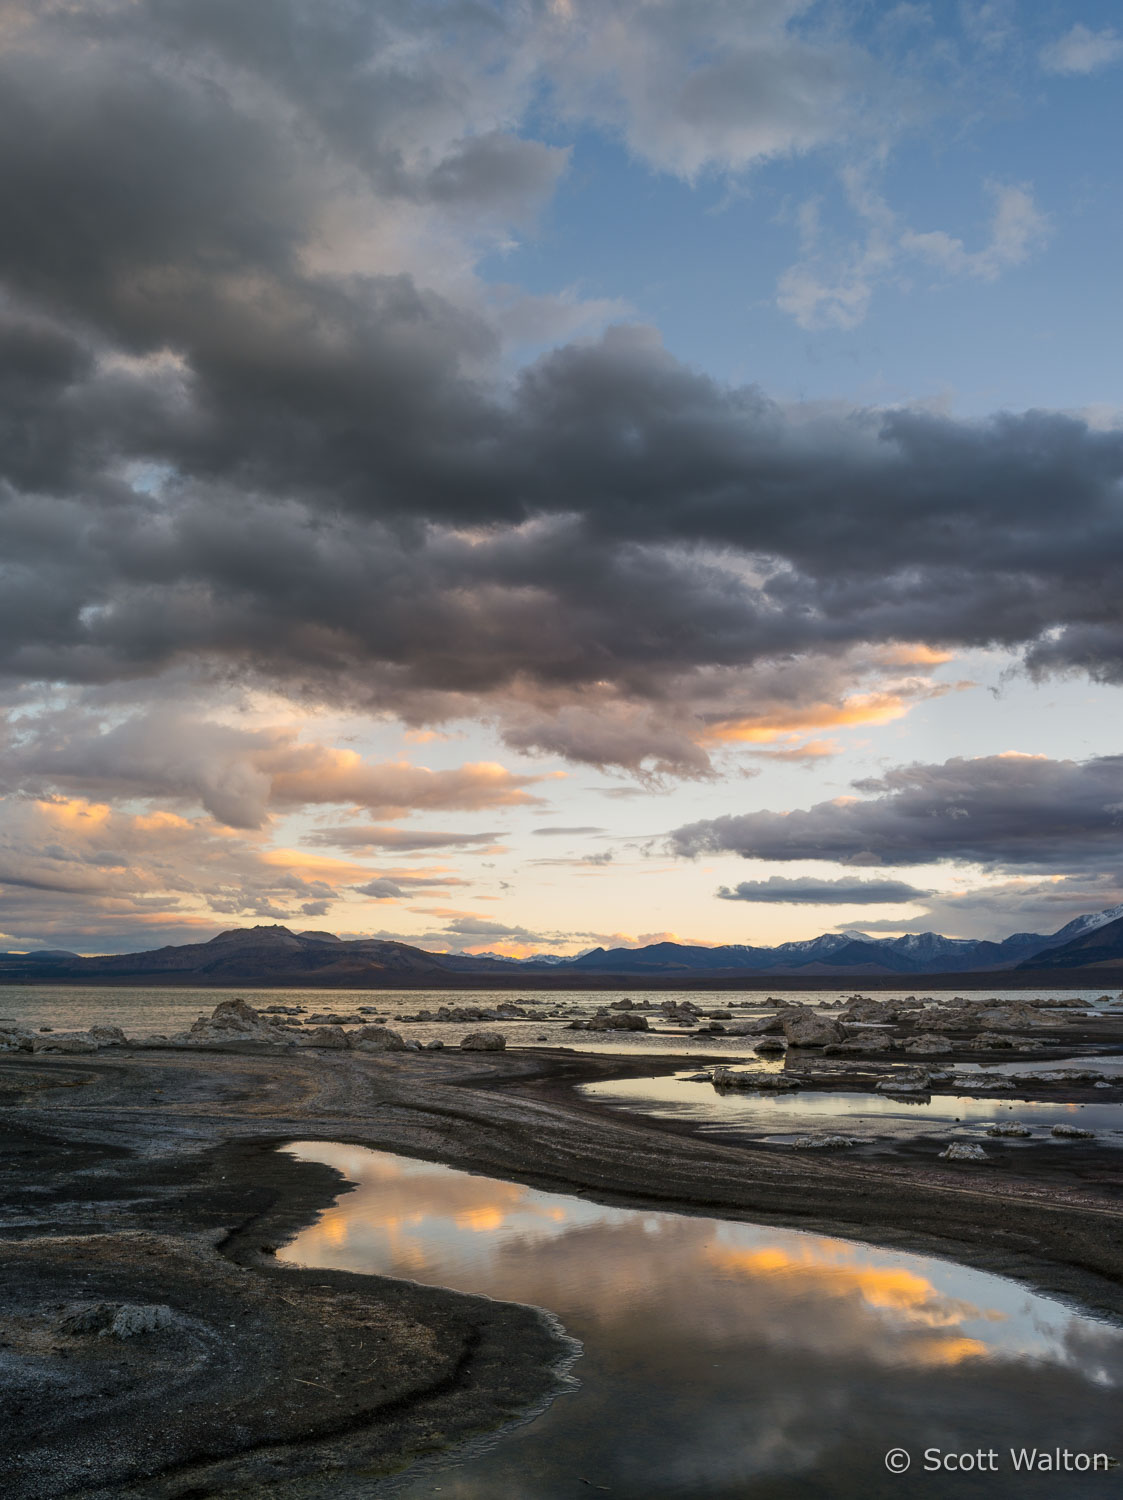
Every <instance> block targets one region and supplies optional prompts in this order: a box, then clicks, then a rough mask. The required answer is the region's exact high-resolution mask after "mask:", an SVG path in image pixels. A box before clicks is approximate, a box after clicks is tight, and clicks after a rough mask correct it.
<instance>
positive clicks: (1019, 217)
mask: <svg viewBox="0 0 1123 1500" xmlns="http://www.w3.org/2000/svg"><path fill="white" fill-rule="evenodd" d="M987 186H988V190H989V191H990V193H991V195H992V197H993V198H994V217H993V219H992V221H991V231H990V239H989V241H988V243H987V244H986V245H984V246H983V248H982V249H981V250H971V251H969V250H967V249H966V248H965V247H964V244H963V241H962V240H959V239H956V238H955V237H954V236H952V235H949V234H945V233H944V232H943V230H933V231H930V232H929V233H927V234H918V233H917V232H916V231H915V230H911V229H910V230H906V231H905V233H904V234H902V236H901V241H900V243H901V248H902V249H903V250H906V251H909V252H911V253H912V254H914V255H918V256H920V257H922V258H923V259H925V260H928V261H930V262H931V263H932V264H933V265H936V266H938V267H939V268H940V270H942V271H945V272H946V273H947V274H948V275H949V276H973V277H975V278H977V279H978V280H979V281H994V280H996V279H997V278H998V276H999V275H1000V274H1001V273H1002V272H1003V271H1004V270H1006V269H1007V268H1008V267H1010V266H1020V265H1021V264H1022V263H1023V261H1025V260H1027V259H1028V258H1029V256H1030V254H1031V253H1032V252H1033V251H1034V250H1035V249H1036V248H1037V247H1038V246H1040V245H1042V244H1044V243H1045V241H1046V239H1047V238H1048V235H1049V221H1048V219H1047V218H1046V217H1045V216H1044V215H1043V214H1042V213H1041V212H1040V211H1039V210H1038V208H1037V207H1036V205H1035V203H1034V201H1033V192H1032V190H1031V189H1030V187H1029V186H1028V185H1027V184H1024V183H1023V184H1020V185H1019V184H1015V183H998V182H992V183H988V185H987Z"/></svg>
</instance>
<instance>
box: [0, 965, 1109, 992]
mask: <svg viewBox="0 0 1123 1500" xmlns="http://www.w3.org/2000/svg"><path fill="white" fill-rule="evenodd" d="M4 989H14V990H25V989H93V990H99V989H122V990H132V989H143V990H239V989H248V990H323V991H325V992H331V991H342V992H348V991H352V990H353V991H356V992H358V991H360V990H361V991H364V992H367V993H370V994H375V995H377V994H383V993H390V994H393V993H394V992H395V991H398V990H418V991H430V992H432V993H434V994H437V993H440V992H441V991H442V990H450V991H451V990H473V991H477V992H479V993H486V992H487V991H494V992H495V993H496V994H505V993H507V992H508V991H509V990H529V991H531V992H533V993H541V994H552V993H555V992H558V991H568V990H572V991H574V992H576V991H586V990H587V991H589V992H590V993H594V994H599V993H605V992H608V991H613V992H618V991H624V990H643V991H649V992H651V993H655V994H657V993H659V992H661V991H664V990H668V991H672V992H676V993H677V992H697V993H698V994H706V993H709V992H721V993H727V992H730V991H733V992H735V991H738V990H744V991H745V992H746V993H748V992H753V993H756V992H757V991H764V992H768V991H777V992H783V993H791V992H799V991H801V990H814V991H815V992H819V991H831V992H836V991H850V992H856V991H857V990H859V989H861V990H890V991H893V992H894V993H896V992H900V993H902V994H904V993H906V992H907V993H914V992H915V993H922V992H924V991H927V990H939V991H941V992H942V991H944V990H953V991H954V990H967V991H970V992H971V993H972V994H974V993H984V992H986V991H988V990H989V991H1002V990H1094V989H1100V990H1102V991H1104V992H1106V991H1108V990H1115V991H1116V992H1117V993H1123V968H1121V967H1120V966H1118V965H1115V966H1111V967H1110V968H1108V969H1107V970H1106V972H1102V973H1101V972H1096V971H1088V970H1079V969H1026V970H1024V971H1019V970H1016V969H1014V970H1011V969H996V970H988V971H983V972H978V971H975V972H969V973H965V974H864V973H852V974H851V973H838V974H807V975H799V974H734V975H720V974H719V975H712V976H710V977H706V976H704V975H698V974H696V973H694V972H693V971H690V972H689V973H687V974H684V975H665V974H588V975H574V974H565V975H558V976H557V977H555V976H554V975H553V974H550V973H546V974H512V975H510V976H508V975H506V974H480V975H475V974H456V973H453V972H450V973H448V974H441V975H439V976H434V975H431V974H430V975H425V976H410V975H395V976H393V978H392V979H391V978H387V979H385V980H383V979H372V978H370V977H364V976H363V975H361V974H360V975H348V976H346V977H345V978H340V979H334V980H332V979H325V978H324V977H323V976H322V975H318V974H299V973H298V974H277V975H253V976H245V975H237V974H235V975H229V974H225V975H220V976H213V977H212V976H208V975H206V974H196V973H189V974H148V973H138V974H127V973H126V974H112V975H109V974H107V975H65V974H59V975H49V976H48V975H43V974H29V975H10V974H0V991H2V990H4Z"/></svg>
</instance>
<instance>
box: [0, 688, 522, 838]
mask: <svg viewBox="0 0 1123 1500" xmlns="http://www.w3.org/2000/svg"><path fill="white" fill-rule="evenodd" d="M538 779H540V778H536V777H532V776H516V775H514V774H513V773H511V772H510V771H507V770H506V769H505V768H504V767H503V766H500V765H497V764H494V763H492V762H480V763H476V764H469V765H463V766H459V767H457V768H455V769H453V770H447V771H430V770H428V769H427V768H425V767H423V766H414V765H412V764H410V763H409V762H406V761H383V762H379V763H374V764H372V763H370V762H367V761H364V760H363V758H362V757H361V756H360V755H358V754H357V753H356V752H355V751H353V750H343V749H337V748H335V747H332V746H328V745H323V744H317V743H315V742H308V741H305V740H302V739H301V737H300V733H299V731H298V730H296V729H294V728H292V727H290V726H275V727H266V728H260V729H241V728H237V727H235V726H231V725H229V724H225V723H220V722H216V721H214V720H210V719H207V718H203V717H197V716H194V715H188V714H185V713H183V712H180V711H177V710H170V709H164V710H161V709H151V710H149V711H148V712H144V713H140V714H135V715H131V716H128V717H126V718H124V719H121V720H120V721H119V722H115V723H105V722H104V721H102V720H100V719H99V718H98V717H97V716H95V715H92V714H90V713H88V712H82V711H81V710H80V709H71V710H65V709H64V710H61V711H54V712H50V711H45V712H43V713H41V714H39V715H34V716H25V717H23V718H21V719H20V720H19V721H17V722H16V723H15V724H14V725H11V726H10V737H9V744H8V747H7V753H6V755H5V761H4V767H3V772H2V775H0V785H3V787H4V788H5V789H6V790H8V791H22V792H31V793H32V794H35V795H41V794H49V793H51V792H55V791H62V792H66V793H69V794H78V795H82V796H97V797H108V798H110V799H120V798H122V797H125V798H159V799H162V800H163V801H165V802H171V803H173V804H178V805H183V806H188V805H192V804H194V805H199V804H201V805H202V806H203V807H205V808H206V810H207V811H208V812H209V813H210V814H211V815H212V817H214V818H215V819H216V820H217V821H218V822H220V823H225V824H226V825H227V826H229V827H234V828H245V829H251V828H260V827H262V826H263V825H264V824H265V823H266V821H267V820H268V818H269V817H270V815H271V814H274V813H278V812H287V811H296V810H300V809H303V808H308V807H315V806H323V805H345V806H351V807H355V808H362V809H364V810H365V811H367V812H368V813H371V814H373V815H374V816H376V817H391V818H392V817H400V816H402V815H404V814H406V813H408V812H410V811H414V810H418V811H430V810H437V809H442V810H443V809H460V810H465V809H466V810H477V809H482V808H488V807H498V806H520V805H534V804H536V803H538V802H539V800H540V799H538V798H536V797H534V796H532V795H531V794H530V793H529V792H528V791H527V787H529V786H531V785H533V784H534V782H535V781H536V780H538ZM334 842H340V840H334ZM343 842H351V843H352V844H353V845H356V846H357V845H359V844H362V843H364V842H369V840H367V839H363V838H358V839H352V840H350V841H348V840H344V841H343ZM399 847H400V845H399ZM416 847H424V845H419V846H416Z"/></svg>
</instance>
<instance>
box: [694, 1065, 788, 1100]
mask: <svg viewBox="0 0 1123 1500" xmlns="http://www.w3.org/2000/svg"><path fill="white" fill-rule="evenodd" d="M710 1082H711V1083H712V1084H713V1086H714V1088H715V1089H761V1090H763V1091H764V1092H765V1093H772V1094H781V1093H790V1092H792V1091H793V1090H794V1089H798V1088H799V1083H798V1081H797V1080H796V1079H794V1078H789V1077H787V1076H786V1075H785V1074H783V1073H756V1072H743V1071H738V1070H736V1069H734V1068H727V1067H725V1066H724V1065H720V1066H718V1067H716V1068H713V1069H711V1070H710Z"/></svg>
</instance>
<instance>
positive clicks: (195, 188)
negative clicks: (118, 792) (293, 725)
mask: <svg viewBox="0 0 1123 1500" xmlns="http://www.w3.org/2000/svg"><path fill="white" fill-rule="evenodd" d="M3 14H4V16H5V18H6V21H7V30H6V31H5V33H4V37H5V40H4V44H3V47H2V49H0V200H2V201H3V202H4V204H5V212H4V214H3V215H2V216H0V280H2V281H3V285H4V288H5V289H6V299H5V301H4V302H3V304H2V305H0V387H2V394H3V396H4V398H5V405H4V416H3V418H2V419H0V420H2V421H3V423H4V424H5V425H4V428H3V432H2V434H0V436H3V438H4V439H5V441H4V442H3V446H2V451H0V482H2V484H3V491H2V495H0V547H2V548H3V553H4V556H5V559H6V564H5V567H6V573H5V588H4V591H3V594H2V597H0V642H2V649H0V671H4V672H6V673H7V674H9V675H10V676H12V677H15V678H17V679H21V680H28V679H53V680H61V681H70V682H77V683H107V682H113V681H128V680H137V681H139V680H140V679H143V678H146V677H152V676H153V675H155V674H159V673H161V672H166V671H168V670H171V669H173V668H177V667H179V666H181V664H183V663H184V662H189V663H194V664H195V665H196V666H197V668H198V669H199V670H200V671H204V672H205V671H209V672H212V673H216V674H220V675H222V676H229V675H230V674H236V675H243V676H249V677H251V678H255V679H257V680H266V681H268V682H269V683H271V684H274V685H278V686H280V687H281V688H283V689H284V690H286V691H289V692H292V693H294V694H299V695H307V696H309V697H313V698H321V699H332V700H336V701H339V700H346V701H348V702H353V703H359V704H362V705H365V706H379V707H385V708H389V709H394V710H397V711H399V712H400V713H402V714H403V715H405V716H406V717H407V718H409V719H410V720H411V721H412V722H420V721H422V720H434V719H439V718H442V717H449V716H451V715H456V714H463V713H469V712H470V713H478V712H480V710H481V705H482V704H483V700H487V704H486V705H484V706H485V707H486V709H487V711H494V712H495V713H497V714H498V716H499V721H500V723H501V725H502V727H503V728H504V730H505V732H506V733H507V735H508V738H509V742H510V743H511V744H512V745H514V746H515V747H516V748H520V749H525V750H528V751H546V752H548V753H560V754H563V755H569V756H572V757H574V758H578V759H582V760H585V761H587V762H589V763H592V764H599V765H610V764H620V765H626V766H631V767H635V766H638V765H640V764H641V763H642V762H643V761H644V758H645V757H647V758H648V759H649V760H650V761H653V762H654V768H655V769H656V770H657V771H665V772H667V773H670V774H675V775H694V776H699V775H706V774H709V772H710V769H711V768H710V763H709V759H708V756H707V753H706V751H705V750H704V749H702V748H699V743H698V742H699V741H700V740H701V739H704V729H705V725H706V723H707V722H709V720H710V719H711V718H712V717H713V716H714V715H715V709H714V704H713V702H712V691H711V685H710V684H709V682H708V678H707V674H714V673H719V674H720V673H726V674H729V673H738V672H744V671H748V670H755V669H756V668H757V667H758V666H759V665H760V664H762V663H776V662H779V663H785V664H786V663H789V662H790V660H791V658H793V657H802V658H804V659H805V660H806V658H807V657H808V656H816V655H817V656H818V657H820V658H821V659H822V660H823V661H824V662H825V663H826V664H827V667H828V668H829V666H830V665H831V664H832V663H835V664H837V663H838V662H840V661H842V660H843V658H844V657H845V656H846V653H851V652H853V651H855V650H860V649H864V648H865V647H866V646H868V645H871V644H873V645H877V644H878V643H886V642H894V641H902V640H904V641H914V640H923V641H927V642H930V643H937V644H941V645H946V646H953V647H954V646H985V645H1000V646H1004V647H1008V648H1013V649H1017V650H1020V651H1022V652H1023V653H1024V654H1025V658H1026V660H1027V662H1028V664H1029V666H1030V667H1031V669H1033V670H1038V671H1048V670H1059V669H1065V668H1068V667H1072V666H1075V667H1078V668H1080V669H1081V670H1084V671H1087V672H1089V673H1091V674H1093V675H1095V676H1099V677H1102V678H1105V679H1108V680H1123V623H1121V620H1120V609H1119V603H1118V601H1119V598H1120V582H1121V579H1120V571H1121V569H1120V558H1121V557H1123V511H1121V506H1120V498H1119V484H1120V480H1121V478H1123V434H1121V433H1119V432H1113V431H1112V432H1104V431H1096V430H1093V429H1091V428H1090V427H1089V426H1088V425H1087V424H1085V423H1084V422H1082V421H1080V420H1078V419H1076V418H1071V417H1064V416H1059V415H1056V414H1050V413H1041V412H1037V413H1033V412H1031V413H1028V414H1025V415H1022V416H1010V415H1002V416H999V417H996V418H995V419H993V420H992V421H989V422H981V423H967V422H961V421H955V420H952V419H950V418H943V417H937V416H934V415H930V414H925V413H921V412H909V411H890V412H876V411H867V412H838V411H827V410H823V411H816V412H792V411H789V410H786V409H784V408H781V407H780V406H778V405H776V404H775V403H773V402H771V401H769V400H768V399H767V398H766V397H765V396H764V395H763V394H762V393H761V392H760V391H758V390H756V389H754V388H745V389H737V390H731V389H728V388H725V387H722V386H720V385H718V384H717V383H715V382H714V381H712V380H710V379H708V378H706V377H705V376H703V375H701V374H698V373H696V372H694V371H692V370H689V369H687V368H686V367H684V366H683V365H681V364H679V363H678V362H676V361H675V360H674V359H673V358H672V357H671V356H670V355H668V354H667V353H666V352H665V351H664V350H663V349H662V348H661V347H660V345H659V343H658V340H657V339H656V338H655V337H654V335H652V334H651V333H650V331H647V330H643V329H635V328H631V329H615V330H612V331H610V332H609V334H608V335H606V336H605V337H604V338H603V339H601V340H598V341H595V342H589V343H585V344H580V345H572V346H569V347H565V348H562V349H559V350H556V351H555V352H553V353H550V354H548V355H546V356H545V357H543V358H541V359H540V360H538V361H537V362H536V363H535V364H533V365H532V366H530V367H529V368H527V369H524V370H523V371H522V373H521V374H519V375H518V376H517V377H516V378H514V379H513V380H511V381H507V380H505V379H504V378H503V377H502V375H501V370H502V366H501V363H500V355H501V353H502V350H501V346H500V339H499V336H498V333H497V331H496V327H495V326H494V324H493V322H492V320H491V319H490V316H489V314H488V312H487V307H486V299H484V298H483V297H481V296H479V295H477V294H476V293H473V292H471V291H467V292H466V291H464V289H463V287H462V286H461V287H460V289H459V290H457V285H458V284H457V283H456V278H455V276H450V273H449V272H448V267H447V265H446V264H445V261H444V260H443V259H442V254H444V252H443V251H442V250H441V248H440V246H441V244H442V243H446V244H447V243H451V244H452V245H453V251H452V252H449V253H451V255H452V259H453V260H454V261H458V260H462V259H464V258H465V257H466V256H467V250H466V249H465V247H466V246H467V245H469V244H474V243H475V240H474V239H473V236H478V235H486V234H487V233H496V232H497V231H498V230H499V229H500V228H502V227H503V226H506V225H508V224H509V223H510V222H512V221H513V220H517V219H519V218H520V217H525V216H526V214H527V213H529V212H531V211H532V209H533V205H534V204H535V203H536V202H538V201H539V200H540V199H541V198H542V196H543V194H544V193H547V192H548V191H549V189H550V187H551V185H552V184H553V182H554V181H555V180H556V177H557V174H558V173H559V171H560V170H562V168H563V167H564V154H563V153H561V152H558V151H556V150H554V149H553V148H548V147H546V146H543V145H541V144H540V143H536V142H533V141H525V140H519V139H518V138H517V137H515V136H514V135H512V134H511V133H510V132H509V130H508V129H507V127H506V126H505V125H504V120H505V119H507V120H509V119H510V118H514V117H517V115H518V112H519V109H520V108H521V96H520V95H519V92H518V90H519V87H520V85H517V84H516V83H515V82H512V81H511V80H510V79H509V78H507V77H506V75H504V77H503V78H500V77H499V76H498V75H497V74H495V70H494V67H493V66H492V65H491V63H490V62H489V59H493V51H492V50H489V49H494V48H495V47H499V48H502V47H503V46H504V45H506V44H507V43H505V42H504V32H503V25H504V24H505V23H504V22H503V20H502V16H503V14H505V13H504V12H502V10H498V11H495V12H491V11H487V12H485V10H484V9H482V8H481V9H478V10H474V9H468V8H466V9H464V10H463V11H462V12H460V11H458V12H457V15H456V19H455V27H458V28H460V31H458V32H457V37H456V40H457V47H458V48H459V52H458V51H457V48H453V49H452V50H451V51H450V50H449V47H448V46H447V45H445V44H446V43H447V42H448V37H447V36H444V37H443V38H438V37H437V31H436V30H435V29H434V30H430V29H429V28H430V26H431V25H432V26H433V27H434V28H435V27H436V22H435V21H432V22H431V20H430V19H429V18H428V12H427V11H425V10H424V8H419V7H416V6H400V7H399V6H394V5H390V6H378V7H356V6H352V5H350V4H345V3H343V0H322V3H319V4H317V5H314V6H313V5H302V4H296V3H293V4H290V5H287V6H286V7H284V8H283V11H282V12H281V13H280V16H279V17H278V11H277V9H276V7H273V6H267V5H263V4H262V3H260V0H227V3H224V4H222V5H216V4H210V3H206V4H176V3H173V0H164V3H158V0H148V3H140V4H128V5H125V4H115V3H112V0H107V3H104V4H94V3H93V0H90V3H88V4H76V5H68V6H65V7H54V6H46V7H39V8H37V9H32V8H22V7H18V6H14V5H8V6H7V7H6V8H5V10H4V12H3ZM446 19H447V18H446ZM450 24H451V23H450ZM497 28H498V29H497ZM435 38H436V39H437V40H440V41H441V45H440V46H438V45H436V41H435V40H434V39H435ZM507 41H508V42H509V37H508V38H507ZM442 49H443V50H442ZM461 56H462V57H463V58H467V59H470V60H471V66H468V64H465V68H466V69H467V71H465V70H464V69H461V71H460V72H457V71H456V67H455V66H454V64H455V62H456V58H457V57H461ZM402 58H405V61H401V60H400V59H402ZM489 68H490V71H489ZM473 69H474V71H473ZM492 88H495V89H498V90H499V98H498V102H497V103H496V104H495V105H492V104H490V103H489V102H488V101H489V89H492ZM395 236H396V237H397V238H395ZM457 236H461V237H462V238H460V239H458V238H457ZM388 246H389V248H387V247H388ZM434 247H436V248H434ZM469 258H470V257H469ZM406 265H408V266H409V267H410V271H409V273H407V272H406V270H405V269H403V267H405V266H406ZM793 669H794V668H793ZM846 670H849V669H848V668H847V669H845V670H844V669H842V668H840V669H839V670H838V672H837V674H836V675H837V678H838V681H839V682H840V683H844V682H845V672H846ZM807 691H808V692H809V693H811V692H814V693H818V692H819V688H817V687H816V688H814V689H813V688H811V687H810V686H809V687H808V688H807ZM708 694H709V695H710V697H707V695H708ZM750 696H751V695H750ZM814 701H816V702H818V701H821V698H818V697H817V698H815V699H814Z"/></svg>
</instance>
